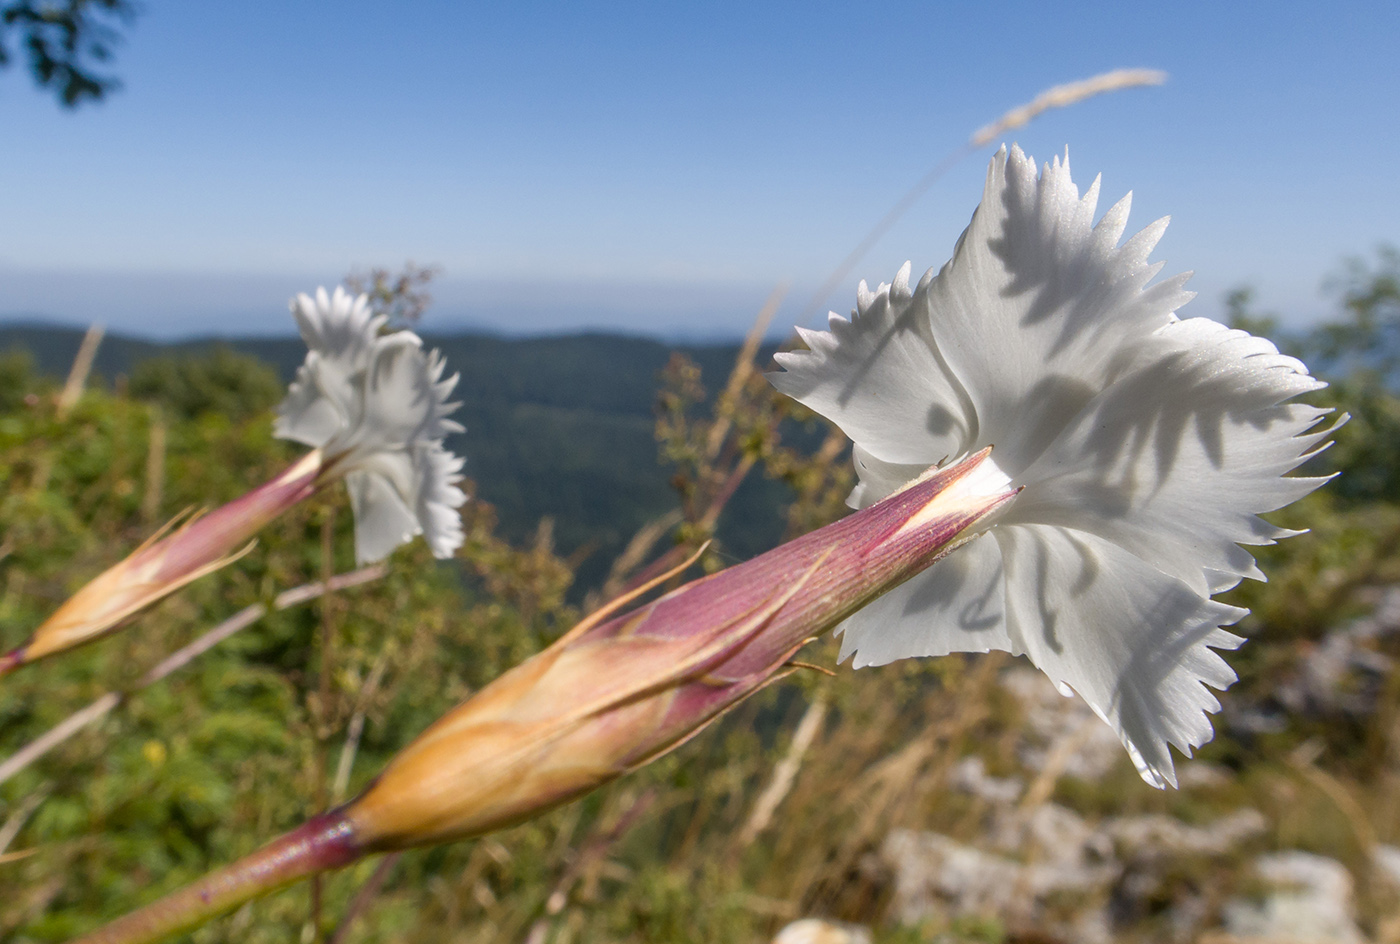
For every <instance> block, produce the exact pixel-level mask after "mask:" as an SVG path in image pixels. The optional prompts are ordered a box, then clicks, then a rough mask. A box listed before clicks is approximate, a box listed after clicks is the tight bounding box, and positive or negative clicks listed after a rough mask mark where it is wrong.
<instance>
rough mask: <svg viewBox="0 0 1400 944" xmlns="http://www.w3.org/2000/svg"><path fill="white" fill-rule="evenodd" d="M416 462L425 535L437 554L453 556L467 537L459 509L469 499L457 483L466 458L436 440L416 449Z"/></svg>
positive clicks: (418, 508) (418, 503) (421, 521)
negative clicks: (463, 531)
mask: <svg viewBox="0 0 1400 944" xmlns="http://www.w3.org/2000/svg"><path fill="white" fill-rule="evenodd" d="M413 464H414V468H415V470H416V471H417V472H418V477H419V478H418V496H417V497H418V501H417V507H416V511H417V514H418V523H419V525H421V526H422V528H423V537H424V539H425V540H427V542H428V547H429V548H430V549H431V550H432V552H433V556H434V557H438V558H446V557H451V556H452V555H453V553H454V552H455V551H456V550H457V548H459V547H461V546H462V541H463V540H464V535H463V533H462V515H461V513H460V512H458V511H457V509H458V508H460V507H461V506H462V505H463V503H465V502H466V500H467V496H466V493H465V492H463V491H462V490H461V489H460V488H458V487H457V483H458V482H460V481H461V480H462V476H461V471H462V465H463V460H462V459H461V458H460V457H458V456H455V455H453V454H452V453H450V452H448V451H447V450H446V449H444V448H443V447H442V444H441V443H436V442H433V443H427V444H425V445H420V446H419V447H418V448H417V449H416V451H415V454H414V460H413Z"/></svg>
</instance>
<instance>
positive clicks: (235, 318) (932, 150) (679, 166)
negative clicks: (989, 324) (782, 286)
mask: <svg viewBox="0 0 1400 944" xmlns="http://www.w3.org/2000/svg"><path fill="white" fill-rule="evenodd" d="M1264 10H1267V14H1266V15H1265V14H1264V13H1263V11H1264ZM1387 23H1389V24H1390V25H1389V26H1387V25H1386V24H1387ZM1397 28H1400V7H1397V6H1396V5H1394V4H1382V3H1380V2H1379V0H1369V2H1351V3H1338V4H1334V5H1331V6H1329V7H1327V8H1326V9H1325V10H1324V9H1321V8H1317V7H1316V6H1315V5H1310V4H1303V3H1293V2H1281V3H1274V4H1270V5H1269V6H1268V7H1267V8H1263V7H1258V8H1256V7H1255V6H1254V5H1249V4H1241V5H1222V4H1209V3H1205V2H1184V3H1181V4H1175V5H1172V6H1171V7H1170V8H1162V7H1142V6H1125V5H1119V4H1109V3H1102V2H1091V0H1074V2H1072V3H1071V4H1069V6H1068V7H1066V6H1064V5H1061V6H1058V7H1054V8H1049V7H1045V6H1044V5H1040V4H1033V3H1028V2H1009V3H1007V4H1004V5H1002V6H999V7H997V8H995V9H993V8H972V7H967V8H963V7H956V6H947V5H930V4H928V3H924V2H918V0H884V2H874V3H865V4H854V3H849V2H842V3H836V4H831V5H821V6H813V5H810V4H800V3H783V2H779V3H773V4H764V5H752V4H741V3H733V2H727V0H720V2H716V3H714V4H708V5H705V6H703V7H676V6H665V5H663V6H656V5H652V4H641V3H620V4H615V5H608V6H605V7H597V8H594V7H590V6H587V5H584V6H577V5H570V4H558V3H550V2H538V0H537V2H522V3H519V4H511V5H509V6H505V7H500V8H479V7H475V6H464V5H460V4H454V3H450V2H446V0H414V2H411V3H404V4H394V5H388V6H385V5H381V4H375V3H371V2H369V0H343V2H340V3H337V4H334V5H331V4H326V3H315V2H313V3H306V4H276V3H269V2H267V0H251V2H248V3H243V4H236V5H231V6H230V5H218V4H212V5H211V4H173V3H168V2H165V0H150V2H147V3H144V4H142V12H141V14H140V15H139V16H138V17H137V18H136V20H135V21H134V23H133V25H132V26H131V27H130V29H129V30H127V31H126V32H125V40H124V42H123V43H122V44H121V45H120V46H119V48H118V50H117V55H116V58H115V60H114V61H113V62H112V63H111V64H110V71H111V72H112V73H113V74H115V75H116V76H118V77H119V78H120V80H121V82H122V84H123V87H122V89H121V90H120V91H118V92H116V93H114V94H113V95H112V96H110V98H109V99H108V100H106V101H104V102H102V103H101V104H99V105H96V106H85V107H83V108H80V109H78V110H77V111H75V112H66V111H64V110H62V109H60V108H59V107H58V106H57V105H56V104H55V103H54V101H53V100H52V96H51V95H49V94H46V93H43V92H39V91H37V90H35V89H34V88H33V87H32V82H31V81H30V79H29V77H28V76H27V75H26V74H25V72H24V69H23V66H22V64H21V63H19V62H18V61H16V62H15V63H13V64H12V65H11V66H10V67H9V68H7V69H5V70H3V71H0V120H3V121H4V123H5V127H6V135H5V136H4V139H3V140H0V160H3V162H4V166H5V167H6V169H7V171H8V172H9V174H10V177H11V180H12V181H15V182H22V184H23V186H12V187H11V188H7V192H6V196H5V198H4V202H3V204H0V210H3V215H0V219H3V220H4V221H5V222H6V223H7V224H8V225H6V226H4V227H0V321H13V320H14V319H15V318H16V317H20V316H24V317H35V316H38V317H42V318H46V319H52V320H56V321H59V322H64V323H70V324H86V323H88V322H90V321H93V320H101V321H103V322H104V323H106V324H107V325H108V326H109V327H110V328H112V329H113V330H120V331H123V332H128V333H131V332H136V333H143V334H146V335H148V336H151V337H160V338H171V337H179V336H185V335H190V334H210V333H215V334H223V335H227V336H237V335H247V334H250V333H266V332H273V333H280V332H282V331H285V330H290V320H289V319H287V315H286V302H287V299H288V297H289V296H290V295H292V294H293V293H294V292H298V291H308V290H311V289H314V288H315V286H317V285H319V284H327V285H332V284H335V283H336V282H337V281H338V280H339V279H340V278H342V277H343V276H344V275H345V273H347V272H348V271H350V270H352V269H355V268H361V269H363V268H365V267H368V266H388V267H391V268H397V267H398V266H399V265H401V264H402V263H403V262H404V261H405V260H407V259H413V260H415V261H416V262H418V263H421V264H437V265H440V266H441V267H442V269H443V273H444V274H443V278H442V280H441V282H440V283H439V284H438V286H437V287H436V290H435V295H436V296H437V303H436V305H435V306H434V308H433V309H432V310H430V311H429V313H428V315H427V320H426V323H425V326H424V327H425V329H426V330H430V331H432V330H456V329H458V328H471V329H477V330H489V331H494V332H500V333H505V334H509V335H532V334H549V333H559V332H569V331H575V330H580V329H599V330H615V331H622V332H626V333H636V334H643V335H652V336H666V337H671V336H705V337H716V336H734V337H737V336H738V335H740V334H742V333H743V332H744V330H745V329H746V328H747V326H748V325H749V324H750V322H751V321H752V318H753V316H754V314H755V312H756V311H757V310H758V308H759V307H760V306H761V305H762V303H763V301H764V299H765V298H766V297H767V296H768V294H769V292H770V291H771V290H772V288H773V286H774V285H776V284H778V283H779V282H789V283H790V284H791V285H792V291H791V292H790V293H789V295H788V297H787V300H786V302H785V303H784V305H783V307H782V309H781V310H780V311H779V313H778V315H777V317H776V319H775V320H774V326H775V329H777V330H779V331H780V330H782V326H784V325H785V324H786V325H791V324H792V323H794V322H795V321H797V320H801V321H803V323H805V324H807V325H819V324H821V321H822V319H821V316H820V314H819V313H817V314H814V315H813V316H810V317H803V312H805V311H806V310H807V308H808V302H809V299H810V297H811V295H812V293H813V291H814V290H815V289H816V287H817V286H818V285H820V284H821V283H822V282H823V280H824V279H825V278H826V277H827V275H828V274H829V273H830V272H831V271H832V270H833V269H834V268H835V267H836V266H837V265H838V264H839V262H840V261H841V260H842V259H843V258H844V257H845V256H846V255H847V253H849V252H850V251H851V249H852V248H853V247H854V246H855V245H856V244H857V243H858V242H859V241H860V240H861V238H862V237H863V236H864V235H865V233H866V232H867V231H868V230H869V228H870V227H871V226H872V225H873V224H874V223H875V221H877V220H878V219H880V217H881V216H882V215H883V214H884V213H885V212H886V211H887V210H888V209H889V208H890V207H891V206H892V205H893V204H894V202H895V201H896V200H897V199H898V198H899V197H900V196H901V195H902V194H903V193H905V192H906V191H907V189H908V188H909V187H910V186H911V185H912V184H913V183H914V182H915V181H916V180H918V179H919V178H920V177H921V176H922V175H923V174H924V173H926V172H927V171H928V170H929V169H930V168H931V167H932V166H934V165H935V164H936V163H938V162H939V160H941V159H942V158H943V157H944V156H945V155H947V154H949V153H951V152H952V151H954V150H955V149H956V148H958V147H959V146H960V145H961V144H962V143H963V142H965V141H966V140H967V139H968V136H969V135H970V134H971V133H972V132H973V131H974V130H975V129H977V128H979V127H981V126H983V125H984V124H986V123H988V122H990V121H992V120H994V119H995V118H996V117H997V116H998V115H1000V114H1002V113H1003V112H1005V111H1006V110H1007V109H1008V108H1011V107H1013V106H1016V105H1018V104H1021V103H1023V102H1025V101H1027V100H1029V99H1030V98H1031V97H1032V96H1034V95H1035V94H1036V93H1038V92H1040V91H1041V90H1043V89H1045V88H1046V87H1048V86H1051V85H1055V84H1058V83H1062V82H1066V81H1070V80H1073V79H1078V78H1083V77H1085V76H1088V75H1092V74H1094V73H1097V72H1102V71H1105V70H1108V69H1113V68H1121V67H1137V66H1141V67H1149V68H1159V69H1163V70H1165V71H1166V72H1167V73H1168V74H1169V76H1170V78H1169V80H1168V81H1167V83H1166V84H1165V85H1163V86H1161V87H1156V88H1147V89H1130V90H1126V91H1120V92H1117V93H1114V94H1111V95H1106V96H1101V97H1099V98H1096V99H1094V100H1091V101H1088V102H1084V103H1082V104H1079V105H1075V106H1073V107H1071V108H1068V109H1063V110H1059V111H1054V112H1050V113H1047V114H1046V115H1044V116H1042V117H1041V118H1040V119H1038V120H1037V121H1035V122H1033V123H1032V124H1030V125H1029V126H1027V127H1024V128H1021V129H1019V130H1017V131H1016V132H1015V133H1014V134H1011V135H1008V136H1006V140H1007V141H1008V142H1013V141H1014V142H1019V143H1020V144H1021V145H1022V146H1023V147H1024V148H1025V150H1026V151H1027V152H1029V153H1031V154H1033V155H1034V156H1035V157H1036V158H1038V159H1039V160H1041V161H1045V160H1049V159H1050V158H1052V157H1054V156H1055V155H1058V154H1063V153H1064V152H1065V150H1066V148H1068V152H1069V155H1070V157H1071V160H1072V165H1073V168H1074V174H1075V179H1076V181H1077V182H1078V183H1079V185H1080V187H1081V189H1087V188H1088V187H1089V185H1090V184H1091V183H1092V182H1093V180H1094V179H1095V176H1096V175H1098V174H1100V173H1101V174H1102V175H1103V181H1102V194H1101V197H1100V201H1099V212H1100V213H1102V212H1103V211H1104V210H1105V209H1107V208H1108V206H1110V205H1111V204H1112V203H1113V202H1114V201H1116V200H1117V199H1118V198H1120V197H1121V196H1123V195H1124V194H1125V193H1127V192H1128V191H1130V190H1131V191H1132V192H1133V195H1134V204H1133V212H1132V215H1131V218H1130V220H1129V226H1128V231H1129V233H1132V232H1136V231H1137V230H1138V229H1141V228H1142V227H1143V226H1145V225H1147V224H1148V223H1150V222H1151V221H1153V220H1154V219H1157V218H1158V217H1161V216H1164V215H1168V214H1170V215H1172V217H1173V221H1172V224H1171V226H1170V227H1169V228H1168V230H1167V233H1166V236H1165V238H1164V239H1163V241H1162V243H1161V244H1160V246H1159V247H1158V249H1157V250H1156V252H1155V253H1154V254H1153V256H1154V258H1155V259H1159V260H1163V261H1164V262H1165V267H1164V269H1163V272H1162V275H1163V276H1169V275H1171V274H1174V273H1177V272H1181V271H1187V270H1194V271H1195V272H1196V273H1197V276H1196V277H1195V279H1193V282H1192V287H1193V288H1194V289H1195V290H1196V291H1197V292H1198V293H1199V297H1198V298H1197V300H1196V301H1195V302H1193V303H1192V305H1191V306H1190V307H1189V308H1188V309H1187V312H1188V313H1189V314H1199V315H1207V316H1219V315H1220V314H1221V313H1222V311H1223V301H1222V299H1223V296H1224V295H1225V293H1226V292H1227V291H1229V290H1230V289H1232V288H1235V287H1238V286H1245V285H1248V286H1252V287H1253V288H1254V289H1255V290H1256V292H1257V305H1258V307H1259V308H1260V309H1261V310H1266V311H1272V312H1274V313H1276V314H1278V315H1279V316H1280V317H1281V320H1282V321H1283V323H1284V324H1285V325H1289V326H1302V325H1306V324H1308V323H1311V322H1313V321H1315V320H1316V319H1317V318H1318V317H1319V316H1321V315H1323V314H1326V313H1329V312H1330V311H1332V310H1333V305H1332V302H1331V301H1330V300H1329V299H1328V298H1326V297H1325V296H1324V295H1322V294H1321V292H1320V288H1321V285H1322V283H1323V281H1324V280H1325V279H1326V277H1327V276H1328V275H1329V274H1331V273H1334V272H1336V271H1338V270H1339V268H1340V266H1341V263H1342V260H1343V259H1344V258H1346V257H1350V256H1363V257H1364V256H1368V255H1370V254H1371V253H1372V250H1373V247H1374V246H1376V245H1377V244H1380V243H1386V242H1389V243H1400V214H1397V213H1396V212H1395V210H1396V208H1397V207H1400V178H1397V176H1396V175H1394V174H1393V173H1392V172H1391V171H1390V167H1389V163H1388V161H1387V160H1386V159H1385V157H1384V156H1385V155H1387V154H1391V153H1394V152H1395V151H1396V150H1397V149H1400V122H1397V121H1396V119H1395V116H1394V115H1393V112H1391V111H1388V110H1386V109H1385V108H1383V107H1379V108H1378V107H1377V106H1378V103H1383V102H1385V101H1395V100H1396V99H1397V98H1398V97H1400V73H1397V71H1396V70H1394V69H1393V68H1392V67H1391V66H1390V61H1391V60H1392V58H1393V56H1391V55H1390V48H1389V47H1390V38H1391V37H1393V36H1394V35H1395V33H1396V30H1397ZM994 149H995V146H994V145H993V146H989V147H987V148H984V149H982V150H980V151H978V152H977V153H976V154H975V155H973V156H970V157H968V158H967V159H966V160H963V161H961V162H960V163H958V164H957V165H955V166H954V167H953V168H952V169H951V170H950V171H949V172H948V174H947V175H946V176H945V177H944V178H943V179H942V180H941V181H939V182H938V184H937V185H936V186H935V187H934V188H933V189H932V191H930V192H929V193H928V194H927V195H926V196H925V197H924V198H923V199H922V200H920V201H919V202H918V203H917V204H916V205H915V206H914V207H913V208H912V210H911V211H910V212H909V213H908V214H907V215H906V216H905V217H904V218H903V220H901V221H900V222H899V224H898V225H896V226H894V227H893V228H891V229H890V230H889V231H888V233H886V234H885V236H884V237H883V238H882V239H880V240H879V241H878V243H877V244H876V245H875V246H874V247H873V248H872V249H871V250H870V251H869V252H868V253H866V255H865V256H864V258H862V259H861V260H860V262H859V264H858V265H857V266H856V267H855V269H854V271H853V273H852V275H851V276H850V278H848V279H846V280H845V281H844V283H843V284H842V285H841V286H840V287H839V288H838V289H837V291H835V292H834V293H833V294H832V295H831V297H830V298H828V299H827V300H826V304H824V305H822V306H820V309H819V310H821V311H824V310H825V309H827V308H830V309H835V310H837V311H839V312H842V313H844V312H846V311H847V310H848V309H849V307H850V305H851V304H852V303H853V302H854V299H855V288H856V283H857V281H858V280H859V279H861V278H864V279H867V280H869V281H870V282H871V283H872V284H874V283H878V282H880V281H887V280H889V279H891V278H892V277H893V276H894V274H895V273H896V272H897V271H898V269H899V267H900V265H901V264H902V263H903V262H904V261H905V260H912V262H913V265H914V270H915V272H916V273H918V272H922V271H924V270H925V269H927V268H930V267H934V268H936V267H938V266H941V265H942V264H943V263H944V261H946V260H947V259H948V257H949V256H950V254H951V252H952V248H953V245H954V242H955V240H956V239H957V236H958V234H959V233H960V232H961V231H962V229H963V227H964V226H966V224H967V221H968V219H969V217H970V216H971V214H972V211H973V209H974V208H975V206H976V205H977V202H978V199H979V198H980V195H981V189H982V181H983V177H984V175H985V170H986V163H987V160H988V159H989V158H990V156H991V154H992V153H993V151H994ZM279 325H282V326H284V327H279Z"/></svg>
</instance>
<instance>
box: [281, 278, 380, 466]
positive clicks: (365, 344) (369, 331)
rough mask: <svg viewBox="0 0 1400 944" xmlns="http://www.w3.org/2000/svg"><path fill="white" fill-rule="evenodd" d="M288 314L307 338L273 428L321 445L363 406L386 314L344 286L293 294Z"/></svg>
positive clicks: (286, 436)
mask: <svg viewBox="0 0 1400 944" xmlns="http://www.w3.org/2000/svg"><path fill="white" fill-rule="evenodd" d="M291 307H292V314H293V316H294V317H295V318H296V321H297V326H298V327H299V328H300V330H301V336H302V339H303V340H304V341H305V342H306V347H307V353H306V361H305V363H303V364H302V366H301V367H300V369H298V370H297V375H296V379H295V380H293V381H292V385H291V388H290V389H289V390H288V392H287V396H286V398H285V399H284V400H283V401H282V404H281V405H280V406H279V407H278V408H277V421H276V425H275V426H274V427H273V432H274V433H275V434H276V435H278V436H280V437H282V438H283V439H291V440H294V441H296V442H301V443H305V444H307V445H308V446H317V447H321V446H325V445H327V443H329V442H330V440H331V439H332V438H333V437H335V436H336V435H338V434H343V433H344V432H345V430H347V429H348V428H349V427H351V426H352V425H353V424H354V423H355V422H357V420H358V418H359V417H360V415H361V413H362V411H363V408H364V403H363V400H364V398H363V394H362V389H361V388H362V387H363V384H364V380H363V377H364V372H365V369H366V368H367V367H368V365H369V360H370V352H371V351H372V349H373V347H374V345H375V343H376V340H377V339H378V337H379V330H380V328H381V327H382V326H383V324H384V322H385V320H386V319H385V318H384V317H383V316H382V315H381V316H375V315H374V314H373V313H372V312H371V311H370V308H369V300H368V298H366V296H364V295H360V296H358V297H355V298H352V297H351V296H350V295H348V294H347V293H346V292H345V290H344V289H343V288H339V287H337V288H336V290H335V294H334V295H331V294H328V293H327V292H326V290H325V288H319V289H317V290H316V296H315V297H314V298H312V297H311V296H309V295H305V294H302V295H298V296H297V297H296V298H294V299H292V306H291Z"/></svg>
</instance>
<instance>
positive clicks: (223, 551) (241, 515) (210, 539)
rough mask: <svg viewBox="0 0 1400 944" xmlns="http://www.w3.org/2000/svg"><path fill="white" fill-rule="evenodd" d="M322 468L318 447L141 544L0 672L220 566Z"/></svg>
mask: <svg viewBox="0 0 1400 944" xmlns="http://www.w3.org/2000/svg"><path fill="white" fill-rule="evenodd" d="M321 468H322V465H321V453H320V452H319V451H313V452H310V453H308V454H307V455H306V456H304V457H302V459H300V460H299V461H298V462H296V463H295V464H294V465H292V466H291V467H290V468H288V469H287V470H286V471H285V472H283V473H282V474H281V475H279V476H277V477H276V478H275V479H273V480H272V481H270V482H268V483H267V484H265V485H262V486H259V487H258V488H256V489H254V490H253V491H251V492H249V493H248V494H246V495H244V496H242V497H241V498H238V499H235V500H234V501H231V502H229V503H228V504H227V505H223V506H222V507H220V508H217V509H215V510H214V511H212V512H210V513H209V514H207V515H203V516H201V517H196V518H194V519H192V520H190V521H187V522H185V523H184V524H182V525H181V526H180V527H179V528H177V529H176V530H175V531H174V533H172V534H168V535H166V536H165V537H161V538H159V539H157V540H152V541H149V542H147V543H146V544H144V545H142V546H141V547H139V548H137V549H136V550H135V551H134V552H132V553H131V554H130V555H129V556H128V557H127V558H126V559H125V560H123V561H121V562H120V563H118V564H115V565H113V566H112V567H109V568H108V569H107V570H105V571H103V572H102V573H101V574H99V575H98V576H97V577H95V578H93V579H92V580H91V581H89V582H88V583H87V584H85V585H84V586H83V588H82V589H81V590H79V591H78V592H77V593H75V594H74V595H73V596H72V597H70V598H69V599H68V600H67V602H65V603H64V604H63V605H62V606H60V607H59V608H58V609H57V610H56V611H54V613H53V615H51V616H50V617H49V618H48V619H46V620H45V621H44V622H43V624H41V625H40V626H39V628H38V629H37V630H35V631H34V635H33V636H31V637H30V638H29V641H28V642H26V643H25V644H24V645H22V646H20V647H19V648H17V649H14V650H12V651H11V652H9V653H8V654H6V655H4V656H0V675H3V674H4V673H5V672H7V671H10V670H12V669H15V668H18V667H19V666H21V665H24V664H26V663H29V662H33V661H34V660H36V659H40V658H43V657H44V656H47V655H51V654H53V653H55V652H62V651H63V650H65V649H71V648H73V647H74V646H78V645H82V644H83V643H85V642H90V641H92V640H94V639H97V638H99V637H101V636H104V635H106V634H107V633H110V632H112V631H113V630H114V629H117V628H118V627H119V626H120V625H121V624H122V622H123V621H125V620H127V619H130V618H131V617H132V616H134V615H135V614H136V613H138V612H140V611H141V610H142V609H144V608H146V607H148V606H150V605H151V604H153V603H155V602H156V601H157V600H160V599H161V598H162V597H165V596H167V595H168V594H171V593H174V592H175V591H176V590H178V589H180V588H181V587H183V586H184V585H185V584H187V583H190V582H191V581H193V580H198V579H199V578H200V577H202V576H204V575H205V574H207V573H209V572H211V571H214V570H218V569H219V568H220V567H223V566H224V565H225V564H227V563H229V561H230V560H231V559H232V558H234V557H238V556H239V555H240V554H241V553H242V550H243V548H244V546H245V545H247V543H248V542H249V541H250V540H252V538H253V536H254V535H255V534H257V533H258V532H259V531H261V530H262V529H263V527H264V526H265V525H267V523H268V522H270V521H272V520H273V519H274V518H276V517H277V516H278V515H280V514H282V513H283V512H284V511H286V510H287V509H288V508H290V507H292V506H293V505H295V504H296V503H297V502H299V501H301V500H302V499H304V498H306V497H307V496H309V495H310V494H311V493H312V492H314V491H315V490H316V489H317V488H318V487H319V485H320V484H321V482H320V473H321Z"/></svg>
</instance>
